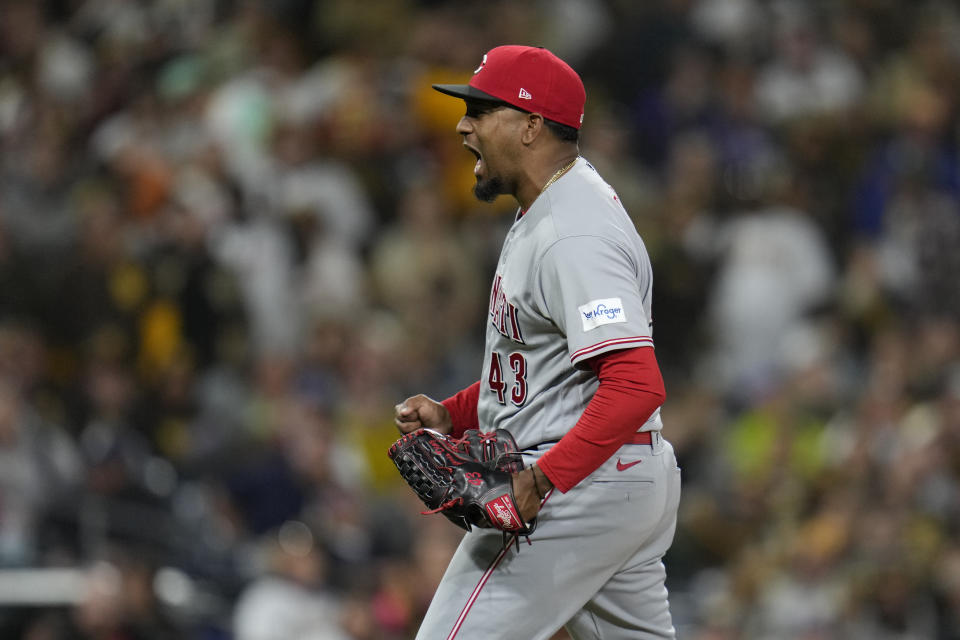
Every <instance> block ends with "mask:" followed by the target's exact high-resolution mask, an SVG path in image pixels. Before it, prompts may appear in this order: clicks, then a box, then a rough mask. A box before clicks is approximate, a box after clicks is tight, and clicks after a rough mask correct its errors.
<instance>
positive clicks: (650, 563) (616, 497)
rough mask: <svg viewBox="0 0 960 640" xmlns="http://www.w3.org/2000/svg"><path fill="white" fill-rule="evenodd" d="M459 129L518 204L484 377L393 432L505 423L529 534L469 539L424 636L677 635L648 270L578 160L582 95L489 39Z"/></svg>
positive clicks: (612, 201)
mask: <svg viewBox="0 0 960 640" xmlns="http://www.w3.org/2000/svg"><path fill="white" fill-rule="evenodd" d="M433 88H434V89H436V90H437V91H440V92H442V93H445V94H448V95H451V96H455V97H457V98H461V99H463V100H464V101H465V103H466V115H464V116H463V118H461V120H460V122H459V123H458V124H457V133H459V134H460V135H461V136H462V137H463V145H464V147H465V148H466V149H467V150H469V151H470V152H471V153H473V154H474V155H475V156H476V157H477V163H476V165H475V167H474V175H475V177H476V186H475V188H474V192H475V195H476V196H477V197H478V198H480V199H481V200H484V201H492V200H493V199H494V198H496V197H497V196H499V195H501V194H504V195H510V196H512V197H513V198H515V199H516V200H517V202H518V203H519V209H518V210H517V213H516V219H515V221H514V223H513V226H512V227H511V228H510V230H509V232H508V233H507V236H506V238H505V240H504V244H503V249H502V253H501V255H500V259H499V263H498V265H497V269H496V274H495V275H494V277H493V284H492V286H491V289H490V305H489V322H487V325H486V348H485V354H484V360H483V368H482V370H481V374H480V379H479V381H478V382H476V383H474V384H473V385H471V386H470V387H468V388H466V389H464V390H462V391H461V392H459V393H457V394H456V395H454V396H452V397H450V398H447V399H446V400H444V401H442V402H437V401H434V400H432V399H431V398H429V397H427V396H425V395H417V396H414V397H411V398H408V399H406V400H405V401H404V402H402V403H401V404H399V405H397V407H396V424H397V427H398V428H399V429H400V431H401V432H402V433H409V432H411V431H413V430H415V429H418V428H421V427H427V428H431V429H434V430H437V431H440V432H441V433H447V434H452V435H454V436H458V434H462V433H463V432H464V431H465V430H467V429H480V430H481V431H483V432H491V431H493V430H495V429H506V430H508V431H510V432H511V433H512V434H513V436H514V437H515V439H516V441H517V445H518V447H519V448H520V449H521V450H522V451H523V455H524V462H525V463H526V468H525V469H523V471H520V472H519V473H516V474H514V475H513V491H514V494H515V496H516V504H517V507H518V508H519V512H520V515H521V516H522V518H523V519H524V520H525V521H527V522H529V521H531V520H532V519H533V518H534V517H535V518H536V520H537V523H538V526H537V528H536V530H535V531H534V532H533V533H532V535H530V536H529V539H528V540H527V541H526V542H529V544H526V542H521V543H520V544H518V545H513V544H510V542H509V541H508V542H507V543H506V544H505V543H504V540H503V536H502V534H501V532H500V531H497V530H495V529H478V528H474V529H473V530H472V531H471V532H470V533H467V534H466V535H465V536H464V538H463V541H462V543H461V544H460V547H459V548H458V550H457V552H456V553H455V555H454V557H453V558H452V560H451V562H450V565H449V567H448V568H447V571H446V573H445V575H444V577H443V580H442V581H441V583H440V585H439V588H438V589H437V592H436V594H435V595H434V598H433V601H432V603H431V605H430V607H429V610H428V612H427V614H426V616H425V618H424V620H423V623H422V626H421V628H420V632H419V635H418V636H417V637H418V638H422V639H425V640H435V639H437V638H447V639H453V638H459V639H472V640H490V639H492V638H497V639H516V640H531V639H537V638H550V637H551V636H552V635H553V634H554V633H555V632H556V631H557V630H558V629H559V628H560V627H561V626H565V627H566V629H567V631H568V632H569V633H570V635H571V636H572V637H573V638H575V639H577V640H580V639H584V638H592V639H599V638H603V639H604V640H614V639H623V640H626V639H627V638H630V639H633V640H635V639H638V638H673V637H675V632H674V628H673V625H672V621H671V616H670V610H669V605H668V598H667V590H666V587H665V586H664V580H665V570H664V566H663V563H662V557H663V555H664V553H665V552H666V551H667V549H668V547H669V546H670V544H671V542H672V540H673V535H674V529H675V526H676V516H677V505H678V502H679V498H680V472H679V469H678V468H677V463H676V458H675V456H674V453H673V449H672V447H671V445H670V444H669V443H668V442H667V441H666V440H664V439H663V438H662V437H661V435H660V432H661V427H662V423H661V420H660V410H659V407H660V405H661V404H662V403H663V400H664V397H665V392H664V388H663V380H662V378H661V375H660V370H659V367H658V365H657V361H656V359H655V357H654V351H653V339H652V333H651V318H652V315H651V309H650V299H651V290H652V286H653V281H652V272H651V267H650V261H649V258H648V256H647V253H646V249H645V248H644V245H643V242H642V241H641V239H640V237H639V236H638V234H637V232H636V230H635V228H634V225H633V224H632V222H631V220H630V218H629V217H628V215H627V213H626V211H625V210H624V208H623V206H622V203H621V202H620V200H619V198H618V197H617V194H616V193H615V192H614V190H613V189H612V188H611V187H610V186H609V185H607V184H606V183H605V182H604V181H603V179H602V178H601V177H600V176H599V175H598V174H597V172H596V170H595V169H594V168H593V167H592V166H591V165H590V163H589V162H587V161H586V160H585V159H584V158H582V157H580V155H579V146H578V136H579V129H580V126H581V123H582V120H583V107H584V102H585V98H586V94H585V91H584V87H583V83H582V82H581V80H580V77H579V76H578V75H577V73H576V72H575V71H574V70H573V69H571V68H570V67H569V66H568V65H567V64H566V63H565V62H563V61H562V60H560V59H559V58H557V57H556V56H555V55H553V54H552V53H551V52H549V51H547V50H546V49H542V48H536V47H526V46H501V47H497V48H495V49H492V50H491V51H489V52H487V54H486V55H485V56H484V57H483V61H482V62H481V64H480V66H479V67H477V69H476V71H475V73H474V75H473V77H472V79H471V80H470V83H469V84H467V85H434V86H433Z"/></svg>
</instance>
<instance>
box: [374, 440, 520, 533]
mask: <svg viewBox="0 0 960 640" xmlns="http://www.w3.org/2000/svg"><path fill="white" fill-rule="evenodd" d="M388 455H389V456H390V459H391V460H393V463H394V464H395V465H397V469H398V470H399V471H400V475H401V476H403V479H404V480H406V481H407V484H409V485H410V487H411V488H412V489H413V491H414V492H415V493H416V494H417V496H419V498H420V499H421V500H423V503H424V504H425V505H426V506H427V509H428V510H427V511H424V512H423V513H425V514H428V513H442V514H443V515H444V516H446V517H447V519H449V520H450V521H451V522H453V523H454V524H456V525H457V526H459V527H462V528H463V529H466V530H467V531H470V530H471V528H472V527H474V526H476V527H480V528H494V529H499V530H500V531H504V532H506V533H512V534H517V535H530V534H531V533H533V530H534V528H535V527H536V518H534V519H533V520H532V521H531V522H529V523H525V522H524V521H523V518H521V517H520V511H519V509H518V508H517V503H516V499H515V498H514V495H513V476H512V474H513V473H516V472H519V471H521V470H522V469H523V468H524V464H523V459H522V458H521V457H520V452H519V451H518V450H517V444H516V442H515V441H514V439H513V436H511V435H510V432H509V431H505V430H503V429H498V430H497V431H495V432H493V433H486V434H485V433H480V432H479V431H476V430H470V431H467V432H466V434H464V437H463V438H460V439H457V438H450V437H449V436H445V435H443V434H441V433H438V432H436V431H433V430H432V429H417V430H416V431H411V432H410V433H408V434H406V435H404V436H403V437H401V438H400V439H399V440H397V441H396V442H395V443H394V444H393V446H392V447H390V450H389V452H388Z"/></svg>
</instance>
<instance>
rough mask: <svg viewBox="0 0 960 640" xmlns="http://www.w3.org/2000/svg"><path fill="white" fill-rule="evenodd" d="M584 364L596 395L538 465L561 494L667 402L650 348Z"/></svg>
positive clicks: (603, 460)
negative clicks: (590, 373)
mask: <svg viewBox="0 0 960 640" xmlns="http://www.w3.org/2000/svg"><path fill="white" fill-rule="evenodd" d="M587 362H588V364H589V365H590V367H591V368H592V369H593V371H594V372H595V373H596V374H597V377H598V378H599V379H600V386H599V387H598V388H597V392H596V393H595V394H594V396H593V398H592V399H591V400H590V402H589V403H588V404H587V408H586V409H585V410H584V412H583V415H582V416H580V419H579V420H578V421H577V423H576V424H575V425H574V426H573V428H572V429H570V431H569V432H568V433H567V434H566V435H565V436H563V438H561V439H560V442H558V443H557V444H556V445H554V446H553V447H552V448H551V449H550V450H549V451H547V452H546V453H545V454H543V456H541V458H540V460H538V461H537V466H538V467H540V469H541V470H542V471H543V472H544V473H545V474H546V476H547V477H548V478H549V479H550V481H551V482H552V483H553V484H554V486H555V487H557V488H558V489H559V490H560V491H561V492H564V493H566V492H567V491H569V490H570V489H572V488H573V487H574V486H575V485H576V484H577V483H579V482H580V481H581V480H583V479H584V478H586V477H587V476H588V475H590V474H591V473H593V472H594V471H595V470H596V469H597V468H598V467H600V465H602V464H603V463H604V462H605V461H606V460H607V459H609V458H610V456H612V455H613V453H614V452H615V451H616V450H617V449H619V448H620V447H621V446H622V445H623V443H625V442H626V441H627V440H628V439H629V438H630V436H631V435H633V434H634V433H635V432H636V431H637V430H638V429H640V427H641V426H643V423H645V422H646V421H647V419H648V418H650V416H651V415H652V414H653V412H654V411H655V410H656V409H657V407H659V406H660V405H662V404H663V401H664V400H665V399H666V391H665V390H664V387H663V377H662V376H661V375H660V367H659V365H658V364H657V360H656V357H655V355H654V351H653V347H636V348H633V349H622V350H619V351H611V352H608V353H604V354H601V355H599V356H596V357H594V358H591V359H590V360H588V361H587Z"/></svg>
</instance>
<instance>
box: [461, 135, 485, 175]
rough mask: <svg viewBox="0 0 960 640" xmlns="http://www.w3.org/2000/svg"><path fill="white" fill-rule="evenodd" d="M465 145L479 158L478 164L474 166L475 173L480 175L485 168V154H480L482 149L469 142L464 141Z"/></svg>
mask: <svg viewBox="0 0 960 640" xmlns="http://www.w3.org/2000/svg"><path fill="white" fill-rule="evenodd" d="M463 147H464V148H465V149H466V150H467V151H469V152H470V153H472V154H473V155H474V156H475V157H476V158H477V164H475V165H474V166H473V175H475V176H477V177H480V173H481V171H482V170H483V156H482V155H481V154H480V151H478V150H477V149H475V148H474V147H472V146H470V145H469V144H467V143H463Z"/></svg>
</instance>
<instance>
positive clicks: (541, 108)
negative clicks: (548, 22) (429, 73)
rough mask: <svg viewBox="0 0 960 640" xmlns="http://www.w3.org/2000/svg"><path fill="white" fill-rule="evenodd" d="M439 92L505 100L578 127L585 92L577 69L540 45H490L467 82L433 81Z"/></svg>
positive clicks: (480, 98)
mask: <svg viewBox="0 0 960 640" xmlns="http://www.w3.org/2000/svg"><path fill="white" fill-rule="evenodd" d="M433 88H434V89H436V90H437V91H439V92H440V93H445V94H447V95H451V96H455V97H457V98H463V99H464V100H471V99H472V100H491V101H496V102H506V103H507V104H509V105H513V106H514V107H517V108H518V109H522V110H523V111H529V112H531V113H539V114H541V115H542V116H543V117H544V118H546V119H548V120H553V121H555V122H559V123H560V124H565V125H567V126H570V127H573V128H574V129H579V128H580V125H581V124H583V104H584V102H585V101H586V99H587V93H586V91H585V90H584V88H583V82H582V81H581V80H580V76H579V75H577V72H576V71H574V70H573V69H572V68H570V65H568V64H567V63H566V62H564V61H563V60H561V59H560V58H558V57H557V56H555V55H554V54H552V53H550V52H549V51H547V50H546V49H544V48H543V47H524V46H520V45H505V46H502V47H496V48H494V49H491V50H490V51H488V52H487V53H486V55H484V56H483V62H481V63H480V66H479V67H477V70H476V71H474V72H473V77H472V78H470V84H435V85H433Z"/></svg>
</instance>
